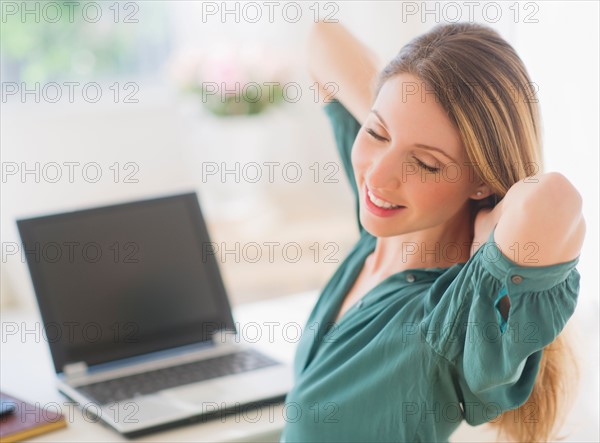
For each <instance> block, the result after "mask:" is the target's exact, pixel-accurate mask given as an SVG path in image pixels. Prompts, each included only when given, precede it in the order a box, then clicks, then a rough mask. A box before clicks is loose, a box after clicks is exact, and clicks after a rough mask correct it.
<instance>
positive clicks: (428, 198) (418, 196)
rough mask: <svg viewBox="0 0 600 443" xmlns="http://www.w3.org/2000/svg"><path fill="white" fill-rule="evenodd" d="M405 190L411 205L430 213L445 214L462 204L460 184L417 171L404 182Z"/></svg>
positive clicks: (462, 191) (462, 189)
mask: <svg viewBox="0 0 600 443" xmlns="http://www.w3.org/2000/svg"><path fill="white" fill-rule="evenodd" d="M404 188H405V190H406V191H407V193H408V195H410V199H411V200H412V201H413V203H415V204H417V205H418V206H419V207H420V208H423V209H424V210H426V211H431V212H433V213H434V212H440V211H442V212H445V211H447V210H449V209H452V208H456V207H458V206H460V205H462V204H463V203H464V199H465V197H464V186H463V184H462V183H460V182H455V183H453V182H450V181H447V180H445V179H444V177H443V175H440V176H439V181H437V182H436V176H435V175H433V174H430V173H424V172H421V171H419V172H418V173H417V174H415V175H413V176H410V178H409V179H408V180H407V181H406V185H405V187H404Z"/></svg>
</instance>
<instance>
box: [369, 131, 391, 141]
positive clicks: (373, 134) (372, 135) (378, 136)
mask: <svg viewBox="0 0 600 443" xmlns="http://www.w3.org/2000/svg"><path fill="white" fill-rule="evenodd" d="M365 131H366V132H367V134H369V135H370V136H371V137H373V138H374V139H375V140H379V141H381V142H384V141H387V138H385V137H382V136H381V135H379V134H377V133H376V132H375V131H373V130H372V129H371V128H367V129H365Z"/></svg>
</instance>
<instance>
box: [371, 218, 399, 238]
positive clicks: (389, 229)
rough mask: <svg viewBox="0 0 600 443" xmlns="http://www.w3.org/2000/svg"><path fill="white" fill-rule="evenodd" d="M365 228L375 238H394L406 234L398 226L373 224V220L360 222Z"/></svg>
mask: <svg viewBox="0 0 600 443" xmlns="http://www.w3.org/2000/svg"><path fill="white" fill-rule="evenodd" d="M360 223H361V224H362V226H363V228H365V231H367V232H368V233H369V234H371V235H372V236H373V237H394V236H396V235H400V234H404V233H405V231H401V230H399V229H398V227H397V226H392V225H391V223H389V222H388V223H373V220H363V219H361V220H360Z"/></svg>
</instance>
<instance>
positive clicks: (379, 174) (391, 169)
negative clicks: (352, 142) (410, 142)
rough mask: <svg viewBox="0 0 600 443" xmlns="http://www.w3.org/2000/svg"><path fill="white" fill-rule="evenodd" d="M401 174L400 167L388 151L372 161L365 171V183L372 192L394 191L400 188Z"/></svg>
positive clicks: (396, 158)
mask: <svg viewBox="0 0 600 443" xmlns="http://www.w3.org/2000/svg"><path fill="white" fill-rule="evenodd" d="M401 172H402V165H401V164H400V161H399V160H398V157H395V158H394V155H393V152H392V151H391V150H390V151H388V152H386V153H385V154H383V155H381V156H379V157H378V158H376V159H374V161H373V163H371V166H370V167H369V169H368V171H367V174H366V177H365V181H366V183H367V186H368V187H369V189H372V190H374V191H377V190H379V191H388V192H389V191H395V190H397V189H398V188H399V187H400V177H401Z"/></svg>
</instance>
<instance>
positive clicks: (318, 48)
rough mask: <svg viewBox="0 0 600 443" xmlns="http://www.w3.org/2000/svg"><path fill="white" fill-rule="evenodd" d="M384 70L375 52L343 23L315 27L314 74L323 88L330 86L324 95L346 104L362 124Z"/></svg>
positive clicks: (311, 48)
mask: <svg viewBox="0 0 600 443" xmlns="http://www.w3.org/2000/svg"><path fill="white" fill-rule="evenodd" d="M380 69H381V64H380V61H379V60H378V58H377V56H376V55H375V53H374V52H373V51H371V50H370V49H369V48H367V47H366V46H365V45H364V44H363V43H361V42H360V41H359V40H358V39H357V38H356V37H354V36H353V35H352V34H351V33H350V32H349V31H348V30H347V29H346V28H345V27H344V26H342V25H341V24H339V23H324V22H318V23H315V24H314V25H313V28H312V29H311V32H310V36H309V41H308V70H309V72H310V75H311V76H312V78H313V79H314V80H315V81H316V82H318V83H319V85H320V86H321V87H323V86H324V85H326V84H327V83H329V87H327V88H326V89H324V90H322V92H323V93H326V94H327V98H329V99H331V98H336V99H338V100H339V101H340V102H342V104H343V105H344V106H345V107H346V108H347V109H348V110H349V111H350V112H351V113H352V114H353V115H354V117H355V118H356V119H357V120H358V121H359V122H360V123H361V124H362V123H363V122H364V120H365V119H366V117H367V114H368V113H369V111H370V109H371V105H372V104H373V101H374V98H375V97H374V88H375V80H376V77H377V74H378V72H379V70H380ZM333 92H335V94H333V96H332V95H331V93H333ZM322 98H323V97H322Z"/></svg>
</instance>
